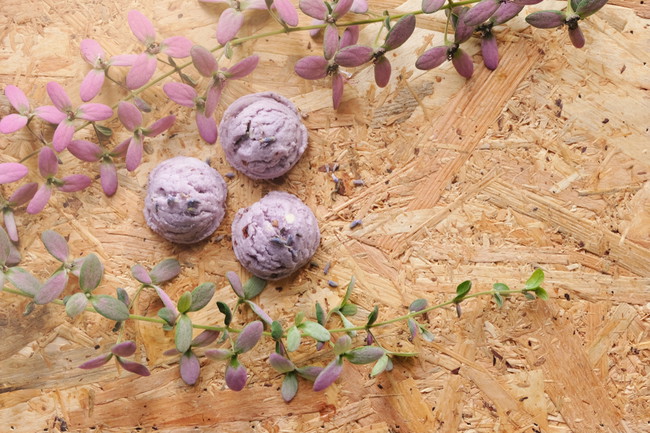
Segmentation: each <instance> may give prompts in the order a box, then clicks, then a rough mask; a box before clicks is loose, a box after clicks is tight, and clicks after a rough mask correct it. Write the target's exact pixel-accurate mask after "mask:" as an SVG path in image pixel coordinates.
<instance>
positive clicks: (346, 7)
mask: <svg viewBox="0 0 650 433" xmlns="http://www.w3.org/2000/svg"><path fill="white" fill-rule="evenodd" d="M353 2H354V0H338V1H337V2H336V5H335V6H334V10H332V17H333V18H334V19H335V20H337V19H339V18H341V17H342V16H343V15H345V14H347V13H348V12H349V11H350V8H351V7H352V3H353Z"/></svg>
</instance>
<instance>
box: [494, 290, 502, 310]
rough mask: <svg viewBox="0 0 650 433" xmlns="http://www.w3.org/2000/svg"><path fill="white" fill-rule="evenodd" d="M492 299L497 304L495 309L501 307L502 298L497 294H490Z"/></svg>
mask: <svg viewBox="0 0 650 433" xmlns="http://www.w3.org/2000/svg"><path fill="white" fill-rule="evenodd" d="M492 299H493V300H494V302H495V303H496V304H497V307H499V308H501V307H503V296H501V295H500V294H498V293H493V294H492Z"/></svg>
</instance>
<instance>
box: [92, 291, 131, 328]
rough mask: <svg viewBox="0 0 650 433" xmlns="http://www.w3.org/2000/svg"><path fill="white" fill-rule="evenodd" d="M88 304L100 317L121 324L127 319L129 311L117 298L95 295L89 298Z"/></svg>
mask: <svg viewBox="0 0 650 433" xmlns="http://www.w3.org/2000/svg"><path fill="white" fill-rule="evenodd" d="M90 303H91V304H92V305H93V308H94V309H95V311H97V312H98V313H99V314H101V315H102V316H104V317H106V318H107V319H110V320H115V321H116V322H123V321H124V320H126V319H128V318H129V309H128V308H126V305H124V303H123V302H122V301H120V300H118V299H117V298H114V297H112V296H108V295H97V296H92V297H91V298H90Z"/></svg>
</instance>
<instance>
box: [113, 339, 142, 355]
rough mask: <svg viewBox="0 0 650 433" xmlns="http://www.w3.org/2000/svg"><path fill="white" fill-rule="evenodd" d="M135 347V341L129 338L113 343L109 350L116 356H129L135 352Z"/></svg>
mask: <svg viewBox="0 0 650 433" xmlns="http://www.w3.org/2000/svg"><path fill="white" fill-rule="evenodd" d="M135 349H136V347H135V342H133V341H131V340H129V341H123V342H122V343H118V344H116V345H114V346H113V347H111V352H113V354H114V355H117V356H131V355H133V354H134V353H135Z"/></svg>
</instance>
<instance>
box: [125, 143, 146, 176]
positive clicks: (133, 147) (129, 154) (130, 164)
mask: <svg viewBox="0 0 650 433" xmlns="http://www.w3.org/2000/svg"><path fill="white" fill-rule="evenodd" d="M142 151H143V147H142V137H141V136H140V135H134V136H133V137H131V141H129V147H128V148H127V149H126V158H125V162H126V169H127V170H129V171H133V170H135V169H136V168H138V166H139V165H140V163H141V162H142Z"/></svg>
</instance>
